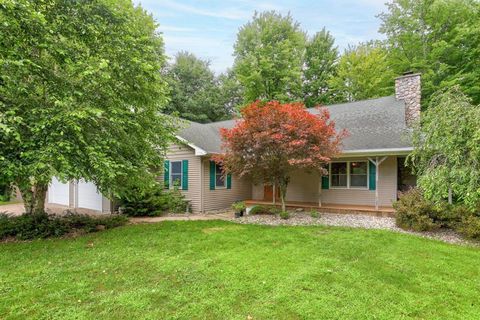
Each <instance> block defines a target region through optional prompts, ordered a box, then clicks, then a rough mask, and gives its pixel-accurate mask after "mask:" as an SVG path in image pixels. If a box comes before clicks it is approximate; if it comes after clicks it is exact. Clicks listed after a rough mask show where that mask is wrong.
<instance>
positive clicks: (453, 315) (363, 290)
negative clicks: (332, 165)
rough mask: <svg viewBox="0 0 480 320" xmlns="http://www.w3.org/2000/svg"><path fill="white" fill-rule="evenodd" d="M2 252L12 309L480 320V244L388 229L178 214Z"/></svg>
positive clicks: (1, 310) (1, 287)
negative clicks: (271, 224) (479, 300)
mask: <svg viewBox="0 0 480 320" xmlns="http://www.w3.org/2000/svg"><path fill="white" fill-rule="evenodd" d="M87 244H90V245H91V246H88V245H87ZM0 252H1V254H2V255H1V259H0V270H1V275H2V278H1V279H2V280H1V281H0V292H8V294H3V295H2V299H0V317H2V318H5V319H10V318H15V319H42V318H46V319H54V318H58V317H59V315H60V317H61V318H66V319H75V318H85V319H99V318H100V319H111V318H115V319H145V318H146V319H172V318H181V319H245V318H247V316H248V315H250V317H251V318H253V319H284V320H293V319H312V318H314V319H331V318H339V319H359V318H372V319H402V318H419V319H458V318H462V319H476V318H478V314H479V312H480V306H479V305H478V304H477V303H476V301H477V298H478V295H477V292H478V282H477V281H475V280H476V279H478V277H479V272H480V270H479V267H478V261H480V250H478V248H471V247H468V246H463V245H451V244H446V243H442V242H440V241H432V240H429V239H424V238H421V237H417V236H412V235H405V234H400V233H397V232H391V231H387V230H366V229H357V228H335V227H323V226H308V227H305V226H296V227H290V226H277V227H274V228H272V227H266V226H259V225H243V224H242V225H240V224H234V223H229V222H225V221H166V222H164V223H155V224H135V225H129V226H125V227H122V228H116V229H113V230H110V231H109V232H98V233H93V234H90V235H88V236H86V237H82V238H77V239H60V240H55V241H50V240H47V241H45V240H40V241H33V242H29V243H4V244H2V245H0ZM139 270H141V272H140V271H139ZM319 277H322V279H323V280H322V281H319ZM72 279H74V280H75V281H72ZM279 279H282V280H281V281H282V285H277V284H278V281H279ZM192 281H194V290H192V283H193V282H192ZM386 282H388V290H385V287H386ZM332 284H334V288H332ZM239 288H241V293H239V290H240V289H239ZM273 288H274V293H273V294H272V290H273ZM337 288H341V289H337ZM106 290H108V291H106ZM337 290H341V293H339V294H329V295H326V294H325V293H326V292H328V293H331V292H337ZM59 293H61V294H59ZM166 293H168V294H166ZM239 294H240V295H239ZM145 295H147V296H148V299H139V297H144V296H145ZM186 297H188V300H189V301H195V303H185V301H186V299H187V298H186ZM239 297H241V301H242V303H239V300H238V299H239ZM359 297H361V299H359ZM345 299H349V300H351V301H355V303H345ZM139 300H141V301H139ZM32 301H34V303H32ZM159 301H161V303H159ZM320 301H321V303H319V302H320ZM419 301H421V305H419ZM259 302H261V303H259ZM372 304H375V305H377V304H378V305H381V306H382V307H381V308H372ZM279 305H281V308H278V307H272V306H279ZM332 315H334V316H332ZM359 315H360V316H359ZM361 315H368V316H365V317H364V316H361Z"/></svg>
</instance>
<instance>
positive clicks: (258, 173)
mask: <svg viewBox="0 0 480 320" xmlns="http://www.w3.org/2000/svg"><path fill="white" fill-rule="evenodd" d="M242 115H243V119H241V120H239V121H237V123H236V125H235V127H234V128H232V129H222V130H221V131H220V133H221V136H222V140H223V151H224V154H223V155H221V156H217V157H215V158H214V159H215V160H216V161H217V162H220V163H222V165H223V168H224V170H225V171H226V172H231V173H233V174H236V175H238V176H239V177H243V176H249V177H251V178H252V179H253V180H254V181H257V182H261V183H272V184H275V185H277V186H278V187H279V188H280V197H281V199H282V210H283V211H285V194H286V188H287V185H288V183H289V180H290V174H291V172H292V171H293V170H298V169H305V170H314V171H318V172H324V170H325V169H324V164H325V163H327V162H328V161H330V159H331V157H333V156H335V155H336V154H337V153H338V152H339V148H340V143H341V140H342V138H343V137H344V136H345V132H343V131H342V132H340V133H337V132H336V131H335V124H334V123H333V122H332V121H331V120H330V115H329V113H328V110H326V109H318V113H317V114H312V113H309V112H308V111H307V110H305V108H304V106H303V105H302V104H299V103H292V104H281V103H279V102H277V101H271V102H267V103H262V102H259V101H257V102H255V103H252V104H250V105H249V106H247V107H245V108H244V109H243V110H242Z"/></svg>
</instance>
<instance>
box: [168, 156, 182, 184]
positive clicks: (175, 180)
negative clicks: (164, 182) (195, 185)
mask: <svg viewBox="0 0 480 320" xmlns="http://www.w3.org/2000/svg"><path fill="white" fill-rule="evenodd" d="M170 187H179V188H181V187H182V161H172V162H171V168H170Z"/></svg>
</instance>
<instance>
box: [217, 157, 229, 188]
mask: <svg viewBox="0 0 480 320" xmlns="http://www.w3.org/2000/svg"><path fill="white" fill-rule="evenodd" d="M217 166H218V164H217V163H215V190H216V189H227V177H226V176H225V175H223V174H222V175H223V186H217Z"/></svg>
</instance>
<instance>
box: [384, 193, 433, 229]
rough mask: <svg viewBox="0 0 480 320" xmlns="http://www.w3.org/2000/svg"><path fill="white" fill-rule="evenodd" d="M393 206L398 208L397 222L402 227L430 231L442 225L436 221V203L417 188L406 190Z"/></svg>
mask: <svg viewBox="0 0 480 320" xmlns="http://www.w3.org/2000/svg"><path fill="white" fill-rule="evenodd" d="M393 207H394V208H395V210H396V223H397V226H399V227H400V228H403V229H412V230H415V231H428V230H433V229H437V228H439V227H440V226H441V225H440V224H439V223H437V222H436V221H435V217H436V215H437V210H436V208H435V205H434V204H433V203H432V202H431V201H429V200H426V199H425V198H424V197H423V194H422V192H421V191H420V190H419V189H417V188H414V189H411V190H409V191H407V192H405V193H404V194H403V195H402V196H401V197H400V199H399V200H398V201H397V202H395V203H394V204H393Z"/></svg>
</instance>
